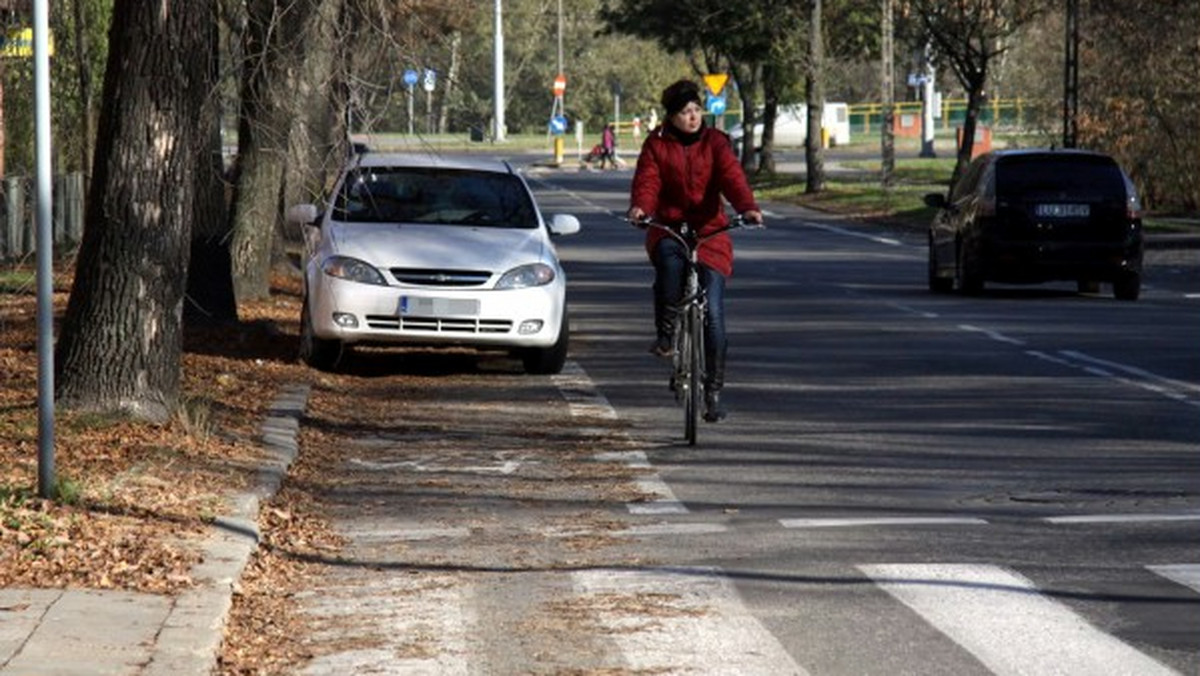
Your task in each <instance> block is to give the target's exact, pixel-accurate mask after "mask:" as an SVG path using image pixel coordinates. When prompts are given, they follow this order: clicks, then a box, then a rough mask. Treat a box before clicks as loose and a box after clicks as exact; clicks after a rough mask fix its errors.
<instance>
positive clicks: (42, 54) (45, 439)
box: [33, 0, 57, 499]
mask: <svg viewBox="0 0 1200 676" xmlns="http://www.w3.org/2000/svg"><path fill="white" fill-rule="evenodd" d="M49 16H50V8H49V0H34V3H33V90H34V97H33V98H34V117H35V120H36V121H35V133H34V147H35V149H36V156H37V160H36V162H37V207H36V208H37V325H38V337H37V351H38V495H40V496H41V497H43V498H46V499H53V498H55V497H57V495H56V493H57V491H56V490H55V487H54V484H55V483H56V481H55V478H54V284H53V275H54V251H53V247H54V233H53V230H52V228H53V227H54V221H53V204H52V202H51V200H52V190H51V185H50V181H51V178H52V177H51V169H50V52H49V45H50V39H49V35H50V20H49Z"/></svg>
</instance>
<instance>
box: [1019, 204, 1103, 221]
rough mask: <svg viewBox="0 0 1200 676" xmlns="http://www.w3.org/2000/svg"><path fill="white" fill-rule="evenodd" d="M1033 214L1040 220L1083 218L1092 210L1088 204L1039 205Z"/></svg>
mask: <svg viewBox="0 0 1200 676" xmlns="http://www.w3.org/2000/svg"><path fill="white" fill-rule="evenodd" d="M1033 213H1034V214H1036V215H1037V216H1038V217H1040V218H1085V217H1087V216H1089V215H1090V214H1091V213H1092V208H1091V205H1088V204H1039V205H1037V206H1036V207H1034V208H1033Z"/></svg>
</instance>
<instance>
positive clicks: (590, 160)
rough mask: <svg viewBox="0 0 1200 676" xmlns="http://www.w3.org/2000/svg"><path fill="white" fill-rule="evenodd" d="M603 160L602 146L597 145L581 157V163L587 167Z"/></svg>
mask: <svg viewBox="0 0 1200 676" xmlns="http://www.w3.org/2000/svg"><path fill="white" fill-rule="evenodd" d="M603 159H604V146H602V145H600V144H599V143H597V144H596V145H594V146H592V150H591V151H590V152H589V153H588V154H587V155H584V156H583V163H584V164H587V165H592V164H595V163H596V162H599V161H600V160H603Z"/></svg>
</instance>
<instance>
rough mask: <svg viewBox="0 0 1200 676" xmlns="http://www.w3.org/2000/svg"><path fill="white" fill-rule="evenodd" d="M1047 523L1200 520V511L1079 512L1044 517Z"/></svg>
mask: <svg viewBox="0 0 1200 676" xmlns="http://www.w3.org/2000/svg"><path fill="white" fill-rule="evenodd" d="M1042 520H1043V521H1045V522H1046V523H1056V524H1085V523H1157V522H1169V521H1200V513H1198V512H1176V513H1164V514H1078V515H1072V516H1050V517H1046V518H1045V519H1042Z"/></svg>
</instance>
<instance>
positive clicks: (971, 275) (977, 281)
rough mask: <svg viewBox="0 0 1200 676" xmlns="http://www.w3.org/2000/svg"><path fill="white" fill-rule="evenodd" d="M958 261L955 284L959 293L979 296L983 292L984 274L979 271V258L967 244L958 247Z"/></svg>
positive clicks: (955, 270) (963, 243)
mask: <svg viewBox="0 0 1200 676" xmlns="http://www.w3.org/2000/svg"><path fill="white" fill-rule="evenodd" d="M957 258H958V260H957V261H956V265H955V266H954V282H955V286H956V287H957V288H958V290H959V292H961V293H963V294H966V295H968V296H978V295H979V294H980V293H982V292H983V273H982V272H980V270H979V257H978V256H977V255H975V254H973V253H972V252H971V251H970V249H969V247H968V246H967V244H966V243H965V242H961V243H959V245H958V257H957Z"/></svg>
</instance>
